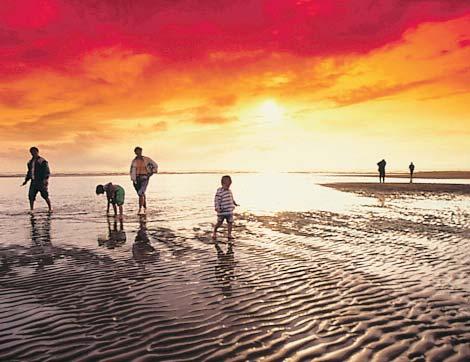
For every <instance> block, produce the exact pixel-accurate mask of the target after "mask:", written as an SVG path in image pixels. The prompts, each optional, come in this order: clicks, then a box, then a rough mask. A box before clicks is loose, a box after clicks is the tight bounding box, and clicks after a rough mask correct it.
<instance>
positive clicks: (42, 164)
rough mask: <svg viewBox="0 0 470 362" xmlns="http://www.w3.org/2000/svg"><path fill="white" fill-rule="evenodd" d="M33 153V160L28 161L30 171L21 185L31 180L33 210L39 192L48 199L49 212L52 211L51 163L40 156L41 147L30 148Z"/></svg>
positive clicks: (31, 204) (30, 203)
mask: <svg viewBox="0 0 470 362" xmlns="http://www.w3.org/2000/svg"><path fill="white" fill-rule="evenodd" d="M29 152H30V153H31V156H32V157H31V160H29V161H28V172H27V174H26V177H25V179H24V182H23V183H22V184H21V186H24V185H26V184H27V183H28V181H31V183H30V185H29V193H28V198H29V206H30V208H31V211H33V210H34V201H35V200H36V195H37V194H38V192H39V193H40V194H41V196H42V198H43V199H44V200H45V201H46V203H47V207H48V208H49V212H52V206H51V200H49V191H48V186H49V176H50V174H51V172H50V170H49V164H48V163H47V161H46V160H45V159H44V158H42V157H41V156H39V149H38V148H37V147H31V148H30V149H29Z"/></svg>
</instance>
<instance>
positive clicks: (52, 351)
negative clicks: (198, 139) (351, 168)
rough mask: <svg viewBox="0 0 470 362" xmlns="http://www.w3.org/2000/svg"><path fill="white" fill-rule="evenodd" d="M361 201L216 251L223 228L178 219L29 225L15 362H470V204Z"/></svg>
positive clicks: (17, 273)
mask: <svg viewBox="0 0 470 362" xmlns="http://www.w3.org/2000/svg"><path fill="white" fill-rule="evenodd" d="M307 185H308V184H307ZM309 187H311V186H309ZM322 192H338V191H335V190H332V191H328V189H325V191H323V189H319V191H318V193H317V194H315V195H320V194H321V193H322ZM241 193H242V192H239V194H241ZM204 195H205V194H204ZM328 195H330V194H328ZM334 196H335V194H331V197H334ZM337 196H338V197H342V193H339V195H337ZM198 197H199V196H198ZM204 197H206V196H204ZM305 197H306V196H305ZM354 197H357V198H358V200H357V202H358V204H357V206H354V207H351V208H349V209H348V210H347V211H344V212H342V211H338V212H336V211H326V210H322V207H316V208H315V207H313V206H312V208H311V210H310V211H307V210H303V211H300V210H299V211H279V212H264V213H262V212H250V211H249V210H241V212H240V213H239V214H237V215H236V225H235V228H234V235H235V236H236V240H235V241H234V242H233V243H231V244H227V243H226V242H225V235H224V232H225V230H224V231H223V232H221V234H220V240H221V241H223V242H220V243H216V244H214V243H213V242H212V240H211V238H210V230H211V225H212V224H211V220H212V217H210V218H208V219H203V217H202V216H198V217H196V216H193V218H195V219H196V220H198V221H197V222H193V223H192V225H191V226H189V224H182V221H181V223H177V222H176V221H171V222H168V221H167V220H168V219H169V218H170V216H171V215H173V216H174V215H177V214H178V212H179V213H181V212H183V211H182V209H183V208H178V207H175V208H174V209H168V208H167V209H164V208H162V209H161V211H159V212H155V213H152V214H150V215H149V216H147V217H144V218H137V217H136V216H132V217H131V216H129V217H128V218H126V219H125V221H124V223H123V224H122V225H121V224H120V223H119V222H115V221H113V220H110V221H109V223H108V222H107V221H105V219H103V218H102V217H99V218H96V219H90V220H88V219H86V217H84V216H80V215H78V216H77V215H75V214H74V215H64V216H61V215H60V213H58V214H57V215H53V216H52V217H50V216H48V215H47V214H46V213H42V212H40V213H38V214H36V215H34V216H28V215H23V214H21V215H17V216H15V220H18V222H20V221H21V220H22V221H24V222H25V223H26V232H25V236H26V242H19V241H18V242H17V243H15V242H14V240H12V238H8V236H7V235H6V234H5V240H8V242H6V241H5V242H3V243H1V244H0V260H1V262H0V298H1V302H0V321H1V324H0V360H2V361H3V360H6V361H9V360H27V361H35V360H37V361H44V360H64V361H71V360H84V361H96V360H113V361H130V360H136V361H163V360H168V361H182V360H187V361H194V360H207V361H223V360H233V361H245V360H258V359H261V358H264V359H265V360H268V361H279V360H286V359H290V360H293V361H312V360H314V361H347V360H349V361H369V360H371V361H390V360H395V359H396V360H404V361H406V360H411V361H425V360H426V361H443V360H445V361H466V360H468V359H469V358H470V284H469V274H470V254H469V253H468V252H467V249H468V245H469V241H470V213H469V211H470V210H469V208H468V207H467V206H466V205H468V204H467V202H468V198H465V196H458V195H454V194H449V196H448V199H446V200H442V199H440V198H436V199H432V197H431V198H429V197H419V196H413V195H411V196H410V195H408V196H406V197H401V198H398V197H393V198H390V199H385V200H380V199H379V200H371V202H369V201H370V200H369V201H368V202H365V203H361V202H362V201H361V200H362V199H361V197H359V196H354ZM460 197H463V199H462V198H460ZM241 199H243V196H241ZM364 200H366V199H364ZM164 202H165V201H164V200H163V201H162V203H163V204H164ZM411 205H412V206H411ZM168 207H169V206H168ZM165 210H167V211H165ZM193 215H199V214H193ZM186 218H188V216H185V219H186ZM87 220H88V221H87ZM1 221H2V220H1V219H0V227H1ZM2 230H4V229H2ZM96 230H100V232H99V233H98V234H97V233H96Z"/></svg>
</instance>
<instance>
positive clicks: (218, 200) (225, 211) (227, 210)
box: [214, 187, 235, 215]
mask: <svg viewBox="0 0 470 362" xmlns="http://www.w3.org/2000/svg"><path fill="white" fill-rule="evenodd" d="M214 205H215V209H216V210H217V215H231V214H233V210H234V209H235V201H234V200H233V195H232V191H230V189H228V190H226V189H224V188H223V187H220V188H218V189H217V192H216V194H215V197H214Z"/></svg>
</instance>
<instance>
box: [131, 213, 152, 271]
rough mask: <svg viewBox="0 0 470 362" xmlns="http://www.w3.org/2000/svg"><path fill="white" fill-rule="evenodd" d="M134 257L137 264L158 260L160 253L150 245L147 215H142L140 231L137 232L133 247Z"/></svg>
mask: <svg viewBox="0 0 470 362" xmlns="http://www.w3.org/2000/svg"><path fill="white" fill-rule="evenodd" d="M132 256H133V257H134V259H135V260H136V261H137V262H145V261H152V260H156V259H158V256H159V253H158V251H157V250H156V249H155V248H154V247H153V246H152V245H151V244H150V239H149V236H148V230H147V217H146V215H141V216H140V217H139V230H137V234H136V236H135V241H134V244H133V245H132Z"/></svg>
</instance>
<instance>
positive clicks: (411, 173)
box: [408, 162, 415, 184]
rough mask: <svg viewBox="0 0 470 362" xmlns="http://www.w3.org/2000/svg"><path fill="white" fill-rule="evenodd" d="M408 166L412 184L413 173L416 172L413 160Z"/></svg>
mask: <svg viewBox="0 0 470 362" xmlns="http://www.w3.org/2000/svg"><path fill="white" fill-rule="evenodd" d="M408 168H409V169H410V184H411V183H413V173H414V172H415V165H414V164H413V162H411V163H410V165H409V166H408Z"/></svg>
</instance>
